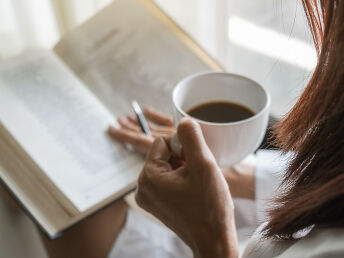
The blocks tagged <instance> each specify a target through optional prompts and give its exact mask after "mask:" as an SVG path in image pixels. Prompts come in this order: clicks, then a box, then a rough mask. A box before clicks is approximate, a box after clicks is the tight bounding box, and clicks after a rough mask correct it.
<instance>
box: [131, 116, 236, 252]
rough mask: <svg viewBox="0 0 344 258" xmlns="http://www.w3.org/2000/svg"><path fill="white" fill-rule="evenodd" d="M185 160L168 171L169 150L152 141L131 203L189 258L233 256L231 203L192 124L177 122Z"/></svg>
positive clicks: (206, 149) (169, 165)
mask: <svg viewBox="0 0 344 258" xmlns="http://www.w3.org/2000/svg"><path fill="white" fill-rule="evenodd" d="M178 136H179V139H180V142H181V144H182V146H183V150H184V156H185V160H184V161H182V162H180V163H181V164H183V165H182V166H180V167H178V168H176V169H173V168H172V165H171V163H170V162H169V161H170V158H171V152H170V150H169V147H168V145H167V143H166V141H165V140H163V138H157V139H156V140H155V142H154V144H153V146H152V148H151V150H150V152H149V154H148V156H147V160H146V163H145V166H144V169H143V171H142V173H141V175H140V178H139V183H138V190H137V194H136V200H137V202H138V204H139V205H140V206H141V207H143V208H144V209H146V210H147V211H148V212H150V213H152V214H153V215H155V216H156V217H157V218H159V219H160V220H161V221H162V222H163V223H165V224H166V225H167V226H168V227H170V228H171V229H172V230H173V231H174V232H176V233H177V234H178V235H179V236H180V237H181V238H182V239H183V240H184V241H185V242H186V243H187V244H188V245H189V246H190V247H191V248H192V250H193V251H194V254H195V257H237V239H236V233H235V224H234V214H233V209H234V207H233V202H232V198H231V195H230V192H229V189H228V185H227V183H226V181H225V178H224V176H223V174H222V172H221V170H220V168H219V167H218V165H217V163H216V161H215V158H214V156H213V155H212V153H211V152H210V150H209V148H208V146H207V144H206V142H205V140H204V138H203V135H202V131H201V129H200V127H199V125H198V123H196V122H194V121H192V120H190V119H183V120H181V122H180V124H179V127H178Z"/></svg>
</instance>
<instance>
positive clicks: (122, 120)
mask: <svg viewBox="0 0 344 258" xmlns="http://www.w3.org/2000/svg"><path fill="white" fill-rule="evenodd" d="M117 121H118V123H119V124H120V126H121V127H122V128H124V129H127V130H129V131H133V132H136V133H139V132H141V130H140V128H139V127H138V125H137V124H135V123H133V122H131V121H130V120H129V119H128V118H127V117H119V118H118V119H117Z"/></svg>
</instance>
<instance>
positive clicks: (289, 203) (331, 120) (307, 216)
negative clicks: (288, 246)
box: [264, 0, 344, 239]
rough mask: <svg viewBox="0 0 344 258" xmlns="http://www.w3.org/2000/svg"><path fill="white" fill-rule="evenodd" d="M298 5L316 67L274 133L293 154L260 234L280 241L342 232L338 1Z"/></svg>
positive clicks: (343, 61) (342, 12)
mask: <svg viewBox="0 0 344 258" xmlns="http://www.w3.org/2000/svg"><path fill="white" fill-rule="evenodd" d="M302 3H303V7H304V9H305V12H306V15H307V18H308V22H309V25H310V28H311V31H312V34H313V39H314V42H315V46H316V49H317V53H318V63H317V66H316V68H315V71H314V73H313V76H312V78H311V80H310V82H309V84H308V86H307V87H306V89H305V91H304V92H303V94H302V96H301V97H300V99H299V101H298V102H297V103H296V105H295V106H294V107H293V109H292V110H291V111H290V112H289V114H287V116H286V117H285V119H283V120H282V122H281V123H279V124H278V125H277V128H276V138H277V141H278V143H279V145H280V146H281V148H282V149H283V150H284V151H285V152H287V151H291V152H293V153H294V155H293V157H292V160H291V162H290V165H289V167H288V169H287V171H286V174H285V177H284V181H283V184H282V186H283V187H282V189H284V190H283V191H282V194H281V195H280V196H279V197H277V198H276V200H275V202H274V204H275V205H274V206H273V208H272V209H271V210H270V212H269V215H270V221H269V222H268V224H267V226H266V227H265V229H264V234H265V236H267V237H275V238H281V239H291V238H292V237H293V233H295V232H297V231H299V230H302V229H305V228H307V227H310V226H315V227H331V226H333V227H334V226H336V227H338V226H339V227H343V226H344V1H342V0H302Z"/></svg>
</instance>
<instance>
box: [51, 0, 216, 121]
mask: <svg viewBox="0 0 344 258" xmlns="http://www.w3.org/2000/svg"><path fill="white" fill-rule="evenodd" d="M149 2H150V1H145V0H143V1H140V0H115V1H114V2H113V3H112V4H111V5H109V6H108V7H106V8H105V9H104V10H102V11H101V12H99V13H98V14H96V16H94V17H93V18H91V19H90V20H89V21H87V22H86V23H85V24H83V25H81V26H80V27H78V28H76V29H75V30H73V31H72V32H71V33H69V34H67V35H66V36H65V37H64V38H63V39H62V41H61V42H60V43H59V44H58V45H57V46H56V47H55V49H54V51H55V52H56V53H57V54H58V55H59V57H60V58H61V60H63V61H64V62H65V63H66V64H67V65H68V66H69V67H70V68H71V69H72V70H73V71H74V73H75V74H77V75H78V76H79V78H81V79H82V80H83V81H84V82H85V84H87V86H88V87H89V88H90V89H91V90H92V91H93V92H94V93H95V94H96V95H97V96H98V97H99V98H100V99H101V100H102V102H103V103H104V104H105V105H106V106H107V107H108V108H109V110H111V112H113V113H114V114H116V115H121V114H127V113H128V112H131V110H132V109H131V107H130V105H129V104H130V102H131V100H133V99H136V100H137V101H138V102H139V103H140V104H142V106H145V105H149V106H152V107H155V108H158V109H159V110H161V111H163V112H167V113H171V110H172V108H171V107H172V101H171V98H172V97H171V93H172V89H173V88H174V86H175V85H176V83H177V82H178V81H180V80H181V79H183V78H184V77H186V76H188V75H190V74H192V73H196V72H201V71H206V70H210V67H209V65H208V64H206V63H205V62H204V60H202V59H201V58H200V57H199V56H198V55H197V54H195V52H193V51H192V50H191V49H190V47H189V46H187V45H186V44H185V42H183V41H182V40H181V39H180V38H178V37H177V35H176V34H175V33H174V32H172V30H171V28H170V27H169V26H167V25H166V24H165V23H164V22H163V21H162V20H161V19H160V18H161V17H163V19H164V21H168V24H169V25H171V26H172V27H173V26H176V25H175V24H173V22H172V21H169V20H168V19H169V18H168V17H167V16H164V14H163V13H162V12H161V11H159V10H157V9H156V10H154V7H152V6H151V5H150V8H153V10H154V12H155V13H153V12H152V10H150V8H148V7H147V6H146V4H145V3H149ZM155 8H156V7H155ZM159 16H161V17H160V18H158V17H159ZM177 32H178V33H179V34H181V33H182V31H181V30H180V28H179V30H177Z"/></svg>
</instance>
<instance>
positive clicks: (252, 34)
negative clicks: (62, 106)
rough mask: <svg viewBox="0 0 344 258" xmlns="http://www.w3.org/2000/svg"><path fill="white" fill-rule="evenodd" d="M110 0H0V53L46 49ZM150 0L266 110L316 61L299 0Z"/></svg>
mask: <svg viewBox="0 0 344 258" xmlns="http://www.w3.org/2000/svg"><path fill="white" fill-rule="evenodd" d="M111 1H112V0H0V59H6V58H8V57H11V56H13V55H16V54H19V53H21V52H22V51H24V50H25V49H27V48H30V47H37V46H39V47H46V48H51V47H52V46H53V45H54V44H55V43H56V42H57V41H58V39H59V38H60V37H61V36H62V35H63V34H64V33H66V32H67V31H69V30H71V29H72V28H73V27H75V26H76V25H78V24H80V23H82V22H83V21H85V20H86V19H88V18H89V17H91V16H92V15H94V14H95V13H96V12H97V11H98V10H99V9H101V8H103V7H104V6H106V5H107V4H109V3H110V2H111ZM115 1H116V0H115ZM155 1H156V2H157V3H158V4H159V5H160V6H161V8H163V9H164V10H165V11H166V12H167V13H168V14H169V15H171V16H172V18H174V19H175V20H176V21H177V22H178V23H179V24H180V25H181V26H182V27H183V28H184V29H185V30H186V31H187V32H188V33H189V34H191V36H193V37H194V38H195V39H196V40H197V41H198V42H199V43H200V44H201V45H202V46H203V47H204V48H205V49H206V50H207V51H208V52H209V53H210V54H211V55H212V56H214V57H215V58H217V59H218V60H219V61H220V63H222V64H223V66H224V67H225V68H226V69H227V71H230V72H235V73H239V74H242V75H245V76H248V77H250V78H252V79H254V80H256V81H258V82H259V83H261V84H262V85H263V86H265V87H266V88H267V89H268V90H269V91H270V93H271V95H272V112H273V113H274V114H276V115H281V114H284V113H285V112H286V111H287V110H288V109H289V107H290V106H291V105H292V104H293V103H294V102H295V99H296V98H297V96H298V95H299V93H300V91H301V90H302V88H303V87H304V85H305V84H306V82H307V79H308V77H307V76H309V74H310V71H312V69H313V68H314V65H315V62H316V55H315V51H314V47H313V46H312V44H311V43H310V42H311V40H310V35H309V32H308V30H307V25H306V22H305V17H304V14H303V11H302V7H301V1H300V0H259V1H252V0H186V1H185V0H155Z"/></svg>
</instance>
